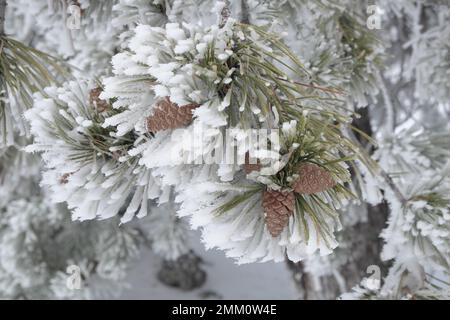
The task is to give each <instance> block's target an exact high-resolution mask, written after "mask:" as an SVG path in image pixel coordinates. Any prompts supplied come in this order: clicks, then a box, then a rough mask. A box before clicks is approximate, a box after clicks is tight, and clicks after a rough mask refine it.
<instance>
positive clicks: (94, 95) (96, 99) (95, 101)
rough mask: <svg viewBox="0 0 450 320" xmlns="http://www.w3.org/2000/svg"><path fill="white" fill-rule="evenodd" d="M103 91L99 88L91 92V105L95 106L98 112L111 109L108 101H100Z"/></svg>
mask: <svg viewBox="0 0 450 320" xmlns="http://www.w3.org/2000/svg"><path fill="white" fill-rule="evenodd" d="M102 91H103V90H102V88H101V87H97V88H94V89H92V90H91V91H90V92H89V103H90V104H91V105H93V106H94V107H95V109H97V111H98V112H103V111H105V110H107V109H108V108H109V103H108V101H106V100H102V99H100V94H101V93H102Z"/></svg>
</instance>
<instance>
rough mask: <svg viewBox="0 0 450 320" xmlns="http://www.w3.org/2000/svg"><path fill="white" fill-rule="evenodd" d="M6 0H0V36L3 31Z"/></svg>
mask: <svg viewBox="0 0 450 320" xmlns="http://www.w3.org/2000/svg"><path fill="white" fill-rule="evenodd" d="M5 12H6V0H0V36H1V35H3V34H4V33H5Z"/></svg>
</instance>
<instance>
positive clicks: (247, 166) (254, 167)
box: [244, 152, 261, 174]
mask: <svg viewBox="0 0 450 320" xmlns="http://www.w3.org/2000/svg"><path fill="white" fill-rule="evenodd" d="M259 170H261V164H260V163H259V160H258V161H257V163H250V154H249V153H248V152H247V153H246V154H245V163H244V171H245V173H246V174H249V173H250V172H253V171H259Z"/></svg>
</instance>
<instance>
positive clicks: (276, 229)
mask: <svg viewBox="0 0 450 320" xmlns="http://www.w3.org/2000/svg"><path fill="white" fill-rule="evenodd" d="M294 201H295V197H294V193H293V192H292V191H276V190H267V191H264V194H263V199H262V205H263V208H264V211H265V213H266V225H267V229H268V230H269V233H270V234H271V235H272V237H274V238H275V237H278V236H279V235H280V233H281V232H282V231H283V229H284V227H286V226H287V225H288V223H289V217H290V216H291V215H292V213H293V212H294Z"/></svg>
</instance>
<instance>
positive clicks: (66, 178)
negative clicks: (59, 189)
mask: <svg viewBox="0 0 450 320" xmlns="http://www.w3.org/2000/svg"><path fill="white" fill-rule="evenodd" d="M71 175H72V173H64V174H63V175H62V176H61V177H60V178H59V183H60V184H66V183H68V182H69V177H70V176H71Z"/></svg>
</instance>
